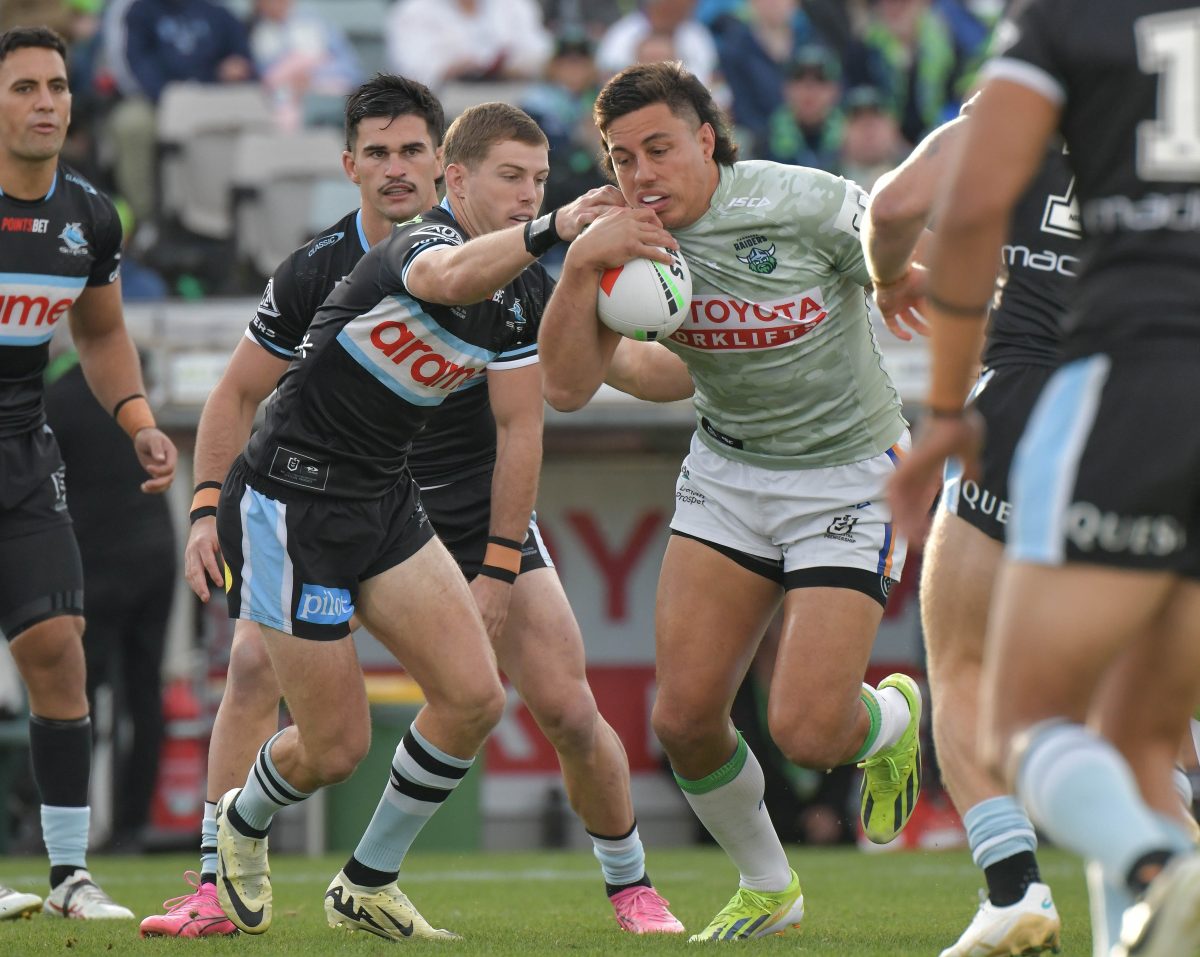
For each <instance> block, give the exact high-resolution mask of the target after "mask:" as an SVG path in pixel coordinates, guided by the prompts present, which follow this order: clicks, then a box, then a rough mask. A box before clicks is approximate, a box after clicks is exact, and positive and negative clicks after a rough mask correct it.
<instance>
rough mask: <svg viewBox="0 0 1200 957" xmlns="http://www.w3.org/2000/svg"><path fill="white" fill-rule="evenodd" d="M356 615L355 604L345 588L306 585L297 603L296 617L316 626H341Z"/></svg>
mask: <svg viewBox="0 0 1200 957" xmlns="http://www.w3.org/2000/svg"><path fill="white" fill-rule="evenodd" d="M353 614H354V602H352V601H351V600H350V592H349V591H347V590H346V589H345V588H331V587H330V586H328V585H309V584H305V585H304V587H303V588H301V590H300V600H299V601H298V602H297V603H296V617H297V618H299V619H300V620H301V621H311V622H312V623H313V624H315V625H340V624H341V623H342V622H344V621H349V620H350V616H351V615H353Z"/></svg>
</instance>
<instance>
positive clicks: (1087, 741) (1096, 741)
mask: <svg viewBox="0 0 1200 957" xmlns="http://www.w3.org/2000/svg"><path fill="white" fill-rule="evenodd" d="M997 587H998V601H997V605H996V610H995V613H994V614H993V616H992V621H991V624H990V626H989V633H988V643H987V651H986V656H985V662H984V704H983V708H984V711H983V713H984V722H983V723H984V734H985V738H984V744H985V749H984V753H985V757H986V758H987V759H988V760H989V762H990V767H991V768H992V769H993V770H994V771H996V772H1000V771H1006V772H1007V773H1008V774H1009V775H1010V776H1011V777H1010V780H1012V781H1014V782H1015V785H1016V788H1017V793H1018V795H1019V796H1020V797H1021V799H1022V802H1023V803H1024V804H1025V806H1026V808H1027V809H1028V810H1029V812H1030V816H1031V817H1032V818H1033V820H1034V821H1035V822H1036V823H1037V824H1038V825H1039V826H1040V827H1042V828H1043V829H1044V830H1045V831H1046V833H1047V834H1049V835H1050V836H1051V837H1052V838H1054V839H1055V841H1057V842H1058V843H1059V844H1062V845H1063V846H1065V847H1068V848H1070V849H1072V850H1074V851H1075V852H1076V853H1079V854H1080V855H1082V856H1084V857H1085V858H1087V859H1088V860H1089V861H1090V863H1089V883H1090V886H1091V888H1092V890H1093V907H1094V910H1093V915H1094V920H1093V933H1094V936H1095V941H1096V947H1097V953H1101V952H1103V948H1104V947H1105V946H1107V945H1109V944H1111V943H1113V941H1112V940H1111V939H1107V938H1109V932H1110V928H1111V927H1112V921H1111V920H1109V921H1105V920H1104V914H1103V913H1101V910H1102V905H1101V904H1100V903H1099V902H1098V898H1099V897H1100V896H1101V895H1099V894H1098V893H1097V892H1098V891H1100V890H1102V889H1107V894H1105V895H1103V896H1104V897H1107V898H1108V900H1109V904H1108V910H1109V912H1110V913H1111V912H1112V911H1113V910H1114V909H1119V906H1120V902H1121V901H1122V900H1125V901H1128V900H1132V899H1133V897H1135V896H1136V895H1137V894H1138V893H1140V892H1141V891H1143V890H1144V889H1145V887H1146V885H1147V884H1148V883H1149V882H1150V881H1151V880H1152V879H1153V878H1154V876H1156V874H1157V873H1158V871H1159V870H1160V869H1161V866H1162V864H1163V863H1164V862H1165V861H1166V860H1168V859H1169V858H1170V857H1171V856H1173V855H1178V854H1180V853H1182V852H1184V851H1186V850H1187V849H1188V848H1189V847H1190V844H1189V841H1188V839H1187V837H1186V834H1185V832H1184V831H1183V830H1182V828H1181V827H1180V826H1179V818H1178V813H1177V810H1176V809H1177V800H1178V799H1177V798H1176V797H1175V796H1174V790H1173V788H1172V784H1171V777H1170V775H1171V768H1172V766H1173V761H1174V755H1175V751H1176V748H1177V746H1178V740H1179V732H1180V729H1181V728H1183V727H1184V726H1185V725H1186V722H1187V719H1188V717H1189V715H1190V712H1191V710H1192V703H1193V702H1194V701H1195V700H1196V697H1197V691H1198V685H1200V640H1198V639H1200V635H1198V634H1197V631H1198V630H1200V626H1198V625H1197V623H1196V622H1197V620H1198V619H1197V617H1196V616H1197V615H1200V588H1198V587H1197V586H1196V585H1194V584H1182V583H1180V581H1179V580H1178V579H1177V578H1175V577H1174V576H1171V575H1169V574H1166V573H1156V572H1133V571H1129V570H1123V569H1110V568H1104V567H1098V566H1086V565H1079V564H1075V565H1064V566H1045V565H1033V564H1028V563H1011V564H1009V565H1006V566H1005V568H1004V569H1003V570H1002V571H1001V574H1000V577H999V580H998V585H997ZM1136 645H1144V646H1145V647H1144V648H1136V647H1135V646H1136ZM1126 669H1127V670H1126ZM1122 673H1123V677H1122ZM1106 682H1112V684H1111V685H1109V686H1108V687H1105V688H1104V689H1103V690H1104V694H1103V695H1102V696H1101V697H1098V695H1099V693H1100V691H1101V686H1102V684H1105V683H1106ZM1133 688H1137V689H1140V690H1139V692H1138V694H1137V695H1136V698H1135V699H1134V700H1133V701H1130V700H1129V699H1130V698H1131V697H1133V695H1132V692H1131V691H1129V690H1128V689H1133ZM1101 698H1103V699H1104V700H1106V701H1107V702H1108V705H1107V706H1106V709H1105V710H1106V713H1107V715H1108V717H1107V718H1106V723H1107V725H1108V727H1109V728H1112V727H1113V724H1112V722H1113V721H1114V720H1117V719H1118V718H1119V720H1120V721H1121V722H1123V723H1125V724H1126V727H1127V728H1128V729H1129V731H1127V732H1124V731H1123V732H1117V734H1118V737H1124V736H1125V735H1126V734H1129V735H1132V733H1134V731H1135V730H1136V733H1139V734H1142V735H1145V737H1143V738H1141V740H1140V741H1139V742H1138V745H1137V747H1138V748H1139V749H1142V748H1144V749H1145V751H1144V752H1142V755H1144V756H1139V757H1138V758H1136V759H1135V760H1136V761H1137V765H1136V768H1137V771H1138V772H1139V774H1140V780H1139V779H1136V778H1135V776H1134V767H1133V766H1131V765H1130V763H1129V761H1128V760H1126V759H1125V758H1124V757H1123V755H1122V753H1121V752H1120V751H1119V750H1118V749H1117V748H1116V747H1114V746H1113V744H1112V743H1111V742H1109V741H1108V740H1106V739H1105V738H1103V737H1101V736H1100V735H1098V734H1096V733H1095V732H1093V731H1089V730H1087V729H1085V728H1084V726H1083V725H1084V722H1085V721H1086V720H1087V719H1088V717H1089V712H1090V711H1092V710H1094V709H1093V708H1092V704H1093V702H1095V701H1099V700H1101ZM1113 701H1124V707H1123V713H1122V714H1120V715H1118V714H1117V712H1116V711H1115V710H1114V709H1113V705H1112V702H1113ZM1130 739H1131V740H1132V738H1130Z"/></svg>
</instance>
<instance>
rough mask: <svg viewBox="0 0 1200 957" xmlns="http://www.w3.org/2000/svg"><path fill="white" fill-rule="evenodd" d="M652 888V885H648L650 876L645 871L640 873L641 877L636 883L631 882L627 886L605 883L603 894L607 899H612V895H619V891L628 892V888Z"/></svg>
mask: <svg viewBox="0 0 1200 957" xmlns="http://www.w3.org/2000/svg"><path fill="white" fill-rule="evenodd" d="M653 886H654V885H653V884H651V883H650V875H649V874H647V873H646V872H645V871H642V876H641V877H639V878H638V879H637V880H636V881H632V882H630V883H628V884H608V883H606V884H605V885H604V893H606V894H607V895H608V896H609V897H612V896H613V894H619V893H621V891H625V890H629V888H631V887H653Z"/></svg>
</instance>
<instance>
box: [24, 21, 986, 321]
mask: <svg viewBox="0 0 1200 957" xmlns="http://www.w3.org/2000/svg"><path fill="white" fill-rule="evenodd" d="M1001 6H1002V5H1001V4H1000V3H999V2H998V0H846V2H841V0H604V2H594V3H593V2H589V3H581V2H579V0H540V2H539V0H451V2H444V0H354V2H346V0H10V2H7V3H5V4H4V5H3V8H2V9H0V30H3V29H8V28H10V27H13V26H18V25H31V24H47V25H50V26H52V27H55V28H56V29H58V30H59V31H60V32H61V33H62V34H63V35H64V36H65V37H67V38H68V40H69V42H70V53H69V55H70V63H69V69H70V75H71V80H72V89H73V94H74V110H73V121H72V125H71V132H70V136H69V139H68V142H67V146H66V148H65V150H64V158H65V159H66V160H67V162H69V163H71V164H72V165H73V166H74V167H75V168H77V169H79V170H80V171H81V172H82V173H83V174H84V175H86V176H88V177H89V179H90V180H91V181H92V182H93V183H96V184H97V185H99V186H101V188H102V189H104V190H105V191H106V192H107V193H108V194H109V195H110V196H112V197H113V198H114V199H115V200H116V201H117V204H118V208H119V209H120V210H121V212H122V215H123V217H124V226H125V230H126V233H127V234H132V236H131V241H130V245H129V248H128V250H127V253H126V279H127V281H126V293H127V295H130V296H131V297H132V296H137V295H139V290H140V289H141V288H144V289H145V292H144V293H141V295H142V296H143V297H146V298H152V297H156V296H160V295H161V294H162V290H163V288H164V286H163V283H162V282H160V281H159V276H161V277H162V278H164V279H165V280H166V286H165V288H166V289H167V290H168V291H169V293H170V294H174V295H188V296H190V295H197V294H203V293H217V294H247V293H251V292H252V291H253V290H254V289H255V288H256V287H257V286H258V285H259V283H260V281H261V279H262V278H263V276H262V275H261V272H262V269H261V267H260V268H258V269H257V270H256V269H255V268H254V267H250V268H248V269H246V270H244V271H239V272H231V271H230V270H229V269H228V268H222V266H224V267H227V264H228V262H229V261H230V258H229V256H228V255H227V250H224V249H215V250H214V249H211V248H209V247H208V246H207V245H206V244H205V243H204V242H203V241H202V240H199V239H197V237H195V236H192V235H190V234H189V231H188V230H186V229H183V228H181V227H180V226H179V224H178V222H177V221H176V218H175V217H173V215H172V210H171V209H169V208H164V203H163V200H162V192H163V183H162V177H161V158H162V155H163V149H162V137H161V136H160V135H159V132H158V129H157V128H158V125H159V124H160V123H161V118H160V117H159V115H158V113H159V105H160V103H161V101H162V97H163V92H164V90H165V89H166V88H167V87H168V86H169V85H171V84H173V83H186V82H190V83H200V84H206V85H216V84H220V85H230V86H238V87H244V86H245V85H246V84H256V85H259V86H260V87H261V89H262V91H263V92H264V94H265V99H266V101H267V103H268V106H269V115H270V122H271V124H272V125H273V126H274V127H276V128H277V129H278V130H279V131H280V132H294V131H296V130H297V129H307V128H313V127H319V126H322V125H326V126H335V127H336V126H340V124H341V105H342V100H343V99H344V97H345V95H346V94H347V93H349V92H350V90H352V89H353V88H354V86H355V85H357V84H358V83H359V82H361V81H362V80H363V79H364V78H365V77H366V76H369V75H370V74H371V73H374V72H375V71H377V70H388V71H393V72H397V73H400V74H403V75H406V76H410V77H412V78H413V79H417V80H419V81H421V82H424V83H426V84H428V85H429V86H430V87H431V89H433V90H434V91H435V92H437V93H439V94H442V93H444V91H445V90H446V88H447V87H448V86H451V85H456V86H459V87H461V86H462V85H478V92H477V94H475V95H474V99H475V101H476V102H478V101H480V100H485V99H489V98H502V97H505V96H509V95H514V94H515V95H514V102H515V103H516V105H520V106H522V107H523V108H525V109H526V110H527V111H528V112H529V113H530V114H531V115H532V116H533V117H534V118H535V119H536V120H537V121H538V123H539V124H540V125H541V126H542V128H543V129H544V130H545V131H546V134H547V136H548V138H549V140H550V145H551V156H552V157H553V159H554V162H553V164H552V167H553V168H552V172H551V178H550V182H549V184H548V188H547V194H546V200H545V202H546V207H547V208H553V207H555V206H558V205H560V204H561V203H563V202H566V201H568V200H570V199H571V198H572V197H574V196H577V195H578V194H579V193H580V191H581V190H583V189H586V188H589V187H591V186H595V185H598V184H600V183H602V182H603V181H604V177H603V174H602V172H601V170H600V167H599V165H598V145H599V144H598V140H597V137H596V132H595V127H594V126H593V124H592V122H591V108H592V104H593V101H594V99H595V96H596V93H597V91H598V90H599V88H600V86H601V85H602V83H603V82H604V81H605V80H606V79H607V78H608V77H610V76H612V75H613V74H614V73H616V72H617V71H619V70H620V69H622V68H623V67H625V66H628V65H630V64H632V63H635V62H650V61H654V60H662V59H679V60H682V61H683V63H684V65H685V66H686V67H687V68H688V69H689V70H691V71H692V72H694V73H695V74H696V75H697V76H698V77H700V78H701V79H703V80H704V81H705V82H706V85H708V86H709V87H710V89H712V90H713V92H714V95H715V97H716V99H717V101H718V102H719V103H720V104H721V105H722V106H723V107H725V108H726V109H727V110H728V112H729V113H730V115H731V117H732V119H733V121H734V133H735V136H736V138H737V140H738V143H739V146H740V149H741V155H742V156H743V157H745V158H765V159H771V160H775V161H778V162H783V163H794V164H798V165H804V166H811V167H816V168H819V169H824V170H829V171H831V172H835V173H838V174H840V175H844V176H846V177H847V178H849V179H852V180H854V181H855V182H857V183H859V184H860V185H861V186H862V187H863V188H864V189H868V190H869V189H870V188H871V186H872V184H873V183H874V181H875V179H876V178H877V177H878V176H879V175H881V174H882V173H883V172H885V171H887V170H889V169H891V168H893V167H894V166H895V165H896V164H897V163H898V162H899V161H900V160H902V159H903V158H904V157H905V156H906V155H907V154H908V153H909V152H910V151H911V149H912V147H913V146H914V145H915V144H916V143H918V142H919V141H920V140H921V138H922V136H924V135H925V134H926V133H927V132H929V131H930V130H931V129H933V128H934V127H936V126H937V125H938V124H940V123H942V122H944V121H945V120H947V119H949V118H951V117H953V116H954V115H955V114H956V113H957V111H958V108H959V105H960V103H961V100H962V98H963V96H964V95H965V93H966V91H967V90H968V88H969V87H970V84H971V82H972V79H973V77H974V73H975V69H976V67H977V66H978V64H979V62H981V60H982V57H983V54H984V51H985V47H986V43H987V39H988V36H989V31H990V27H991V25H992V24H993V22H994V20H995V18H996V17H997V16H998V14H999V12H1000V8H1001ZM491 90H495V96H494V97H493V95H492V93H491ZM452 112H453V111H452ZM449 118H450V117H448V119H449ZM258 132H260V133H261V132H263V131H262V130H259V131H258ZM164 240H165V242H164ZM298 241H299V239H297V242H298ZM293 245H294V244H293ZM196 250H199V252H196ZM187 251H191V253H192V254H191V255H189V253H188V252H187ZM246 258H248V257H246V256H242V257H239V259H246ZM197 259H199V260H201V262H200V264H199V266H197V262H196V260H197ZM205 260H208V261H207V262H205ZM216 264H222V265H216ZM139 266H148V267H151V268H150V270H149V272H150V275H148V276H146V277H145V282H144V283H141V282H139V283H137V284H136V285H135V286H133V287H131V284H130V282H129V278H130V275H131V271H136V272H141V270H139ZM206 266H207V268H206ZM155 273H157V274H158V275H155ZM197 276H199V277H200V278H199V279H197V278H196V277H197Z"/></svg>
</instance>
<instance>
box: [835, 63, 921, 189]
mask: <svg viewBox="0 0 1200 957" xmlns="http://www.w3.org/2000/svg"><path fill="white" fill-rule="evenodd" d="M842 112H843V114H844V115H845V122H844V126H843V131H842V155H841V164H840V169H839V170H838V172H840V173H841V175H842V176H844V177H846V179H849V180H853V181H854V182H856V183H858V185H859V186H861V187H862V188H863V189H865V190H866V191H867V192H870V191H871V187H872V186H874V185H875V180H877V179H879V177H880V176H882V175H883V174H884V173H886V172H887V171H888V170H890V169H894V168H895V167H896V165H897V164H899V163H900V161H901V160H902V159H903V158H904V155H905V154H906V153H907V152H908V144H907V143H905V142H904V138H903V136H901V134H900V126H899V124H898V123H897V122H896V117H895V115H894V114H893V113H892V112H891V110H890V109H889V108H888V103H887V99H886V97H885V96H884V94H883V93H882V92H881V91H880V90H879V89H877V88H876V87H873V86H858V87H854V88H853V89H851V90H849V91H848V92H847V93H846V95H845V97H844V98H843V99H842Z"/></svg>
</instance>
